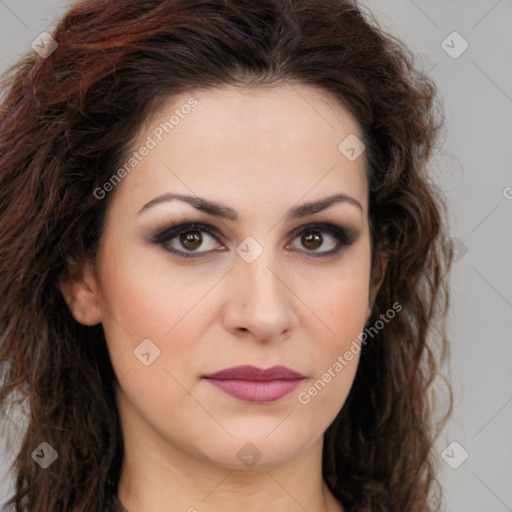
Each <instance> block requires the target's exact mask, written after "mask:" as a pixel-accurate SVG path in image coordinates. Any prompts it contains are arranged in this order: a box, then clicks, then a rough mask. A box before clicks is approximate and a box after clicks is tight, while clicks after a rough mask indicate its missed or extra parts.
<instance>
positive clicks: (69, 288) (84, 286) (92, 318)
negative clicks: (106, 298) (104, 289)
mask: <svg viewBox="0 0 512 512" xmlns="http://www.w3.org/2000/svg"><path fill="white" fill-rule="evenodd" d="M59 288H60V291H61V292H62V295H63V296H64V300H65V301H66V304H67V305H68V308H69V310H70V312H71V314H72V315H73V317H74V319H75V320H76V321H77V322H79V323H81V324H83V325H96V324H99V323H100V322H101V318H102V315H101V308H100V305H99V300H98V295H97V290H98V289H99V287H98V285H97V280H96V277H95V274H94V271H93V270H92V268H91V264H90V263H89V262H87V263H86V264H84V265H83V267H82V268H81V269H77V267H74V270H73V271H69V272H68V273H67V276H66V277H64V276H63V277H61V278H60V279H59Z"/></svg>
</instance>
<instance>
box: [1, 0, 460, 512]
mask: <svg viewBox="0 0 512 512" xmlns="http://www.w3.org/2000/svg"><path fill="white" fill-rule="evenodd" d="M52 35H53V38H54V40H55V41H56V42H57V44H58V47H57V48H56V49H55V51H53V53H51V55H48V56H46V58H42V57H40V56H39V55H37V54H36V53H35V52H30V53H27V54H26V55H25V56H24V57H23V58H22V59H20V61H19V62H18V63H16V64H15V65H14V66H12V67H11V68H10V69H9V70H8V72H7V73H5V75H4V77H3V93H2V97H1V104H0V240H1V242H0V248H1V257H0V297H1V300H0V333H1V339H0V363H1V366H0V368H1V370H2V372H1V374H0V375H1V376H2V382H1V384H2V386H1V387H0V406H1V407H2V410H3V412H5V414H6V416H5V418H7V412H8V410H9V408H10V407H14V406H19V405H22V404H26V401H27V400H28V402H29V407H28V409H27V410H26V414H27V418H26V424H24V426H26V430H25V431H24V437H23V439H22V441H21V445H20V449H19V452H17V456H16V459H15V460H14V462H13V464H12V465H11V470H12V471H13V472H15V474H16V489H15V494H14V495H13V497H12V498H11V499H10V501H9V502H8V503H7V505H9V506H13V507H15V510H16V512H20V511H31V512H32V511H33V512H36V511H38V512H39V511H41V512H42V511H49V510H51V511H69V510H73V511H77V512H78V511H80V512H89V511H90V512H93V511H98V510H103V507H104V505H105V486H106V483H107V482H108V481H109V479H112V481H116V482H117V481H118V478H119V476H120V469H121V466H122V461H123V454H124V447H123V438H122V433H121V428H120V421H119V417H118V414H117V409H116V401H115V395H114V387H115V383H116V376H115V373H114V371H113V368H112V365H111V362H110V358H109V353H108V351H107V348H106V341H105V336H104V332H103V329H102V327H101V325H96V326H93V327H87V326H84V325H81V324H80V323H78V322H77V321H75V320H74V318H73V317H72V315H71V314H70V311H69V309H68V307H67V304H66V302H65V301H64V298H63V296H62V293H61V291H60V288H59V286H58V283H59V280H60V279H62V278H64V277H66V276H71V275H72V274H73V273H74V272H78V271H79V269H80V268H81V265H83V263H84V262H85V261H86V260H87V259H93V258H94V257H95V255H96V254H97V250H98V242H99V240H100V237H101V235H102V230H103V222H104V217H105V212H106V209H107V208H108V206H109V204H111V202H112V200H113V198H114V197H115V191H113V192H112V193H110V194H109V195H108V196H107V197H106V198H105V199H104V200H98V199H97V198H96V197H95V195H94V194H93V191H94V190H95V189H96V188H97V187H99V186H101V185H102V184H104V183H105V182H106V180H107V179H108V177H109V176H111V175H112V171H113V170H114V169H117V168H118V167H119V165H120V164H121V163H122V162H123V161H124V160H125V158H126V155H127V154H128V152H129V149H130V144H131V143H132V142H133V141H134V140H135V137H136V135H137V130H138V129H139V128H140V126H141V125H142V123H143V122H144V121H145V120H147V119H149V117H150V116H151V115H153V114H154V113H155V112H156V111H157V109H158V108H159V106H161V105H163V103H164V102H166V101H168V100H169V98H172V97H173V96H174V95H175V94H180V93H182V92H184V91H187V90H190V89H206V88H215V87H222V86H224V85H233V84H235V85H239V86H245V87H260V86H265V85H272V84H279V83H302V84H308V85H313V86H315V87H318V88H320V89H321V90H323V91H325V93H327V94H329V95H331V96H333V97H334V98H336V99H337V100H338V102H339V104H340V105H342V106H343V107H344V108H346V109H347V110H348V111H349V112H350V113H351V114H352V115H353V116H354V117H355V119H356V120H357V122H358V123H359V125H360V127H361V130H362V133H363V134H364V144H365V146H366V152H365V155H366V158H367V173H368V178H369V181H368V183H369V220H370V226H371V232H370V235H371V242H372V268H374V266H375V264H376V261H377V260H376V255H377V253H378V252H379V251H383V252H384V253H385V254H386V256H387V259H388V264H387V267H386V270H385V276H384V279H383V282H382V285H381V287H380V289H379V292H378V294H377V296H376V298H375V301H374V304H373V311H372V315H371V317H370V319H369V321H368V323H374V322H376V321H377V320H378V319H379V318H381V317H382V314H383V313H384V312H385V311H386V310H387V309H388V308H389V306H390V304H392V303H395V302H398V303H399V304H400V305H401V306H402V311H401V313H400V314H398V315H396V317H395V318H394V319H393V321H392V322H389V324H387V325H386V328H385V329H382V330H380V331H379V332H378V333H376V334H375V336H374V339H373V340H372V342H371V343H368V344H367V345H366V346H365V347H364V349H363V350H362V351H361V356H360V360H359V366H358V369H357V373H356V376H355V380H354V383H353V386H352V388H351V390H350V394H349V396H348V398H347V400H346V402H345V404H344V406H343V407H342V409H341V410H340V411H339V413H338V415H337V417H336V418H335V420H334V421H333V423H332V424H331V425H330V426H329V428H328V429H327V431H326V432H325V438H324V441H325V442H324V449H323V450H324V451H323V466H322V471H323V477H324V479H325V482H326V483H327V485H328V486H329V488H330V490H331V491H332V493H333V494H334V495H335V497H336V498H337V499H338V500H339V501H340V503H342V505H343V506H344V507H345V510H347V512H348V511H357V512H370V511H372V512H384V511H391V510H392V511H408V512H424V511H435V510H439V507H440V504H439V501H440V500H439V498H440V496H442V492H441V485H440V483H439V481H438V480H437V478H436V470H437V464H438V460H437V456H436V454H435V451H434V443H435V441H436V439H437V437H438V436H439V434H440V431H441V430H442V429H443V428H444V426H445V423H446V421H447V419H448V417H449V415H450V414H451V412H452V407H453V398H452V389H451V386H450V383H449V380H448V379H447V378H446V377H445V376H443V374H442V372H441V367H442V364H443V363H444V362H445V361H447V360H448V359H449V355H450V347H449V343H448V339H447V334H446V317H447V311H448V305H449V286H448V283H449V271H450V267H451V264H452V257H453V249H452V245H451V243H450V242H449V240H448V238H447V237H446V235H445V233H446V227H445V224H444V221H443V218H444V215H445V213H446V212H445V210H446V208H447V207H446V202H445V199H444V197H443V194H442V191H441V190H440V189H439V188H438V187H437V186H436V184H435V183H434V181H433V179H432V178H431V177H430V176H429V173H428V167H427V162H428V161H429V159H430V157H431V156H432V152H433V150H434V149H435V147H436V144H437V141H438V138H439V133H440V129H441V128H442V126H443V124H444V116H443V115H442V110H443V109H442V104H441V102H440V100H439V98H438V96H437V94H436V92H437V90H436V86H435V83H434V82H433V81H432V79H431V78H429V77H428V76H427V75H426V74H425V73H423V72H421V71H419V69H418V66H416V63H415V56H414V54H412V53H411V51H410V50H408V49H407V48H406V47H405V45H404V44H403V43H402V42H401V41H400V40H399V39H398V38H396V37H395V36H393V35H391V34H390V33H388V32H386V31H385V30H384V29H383V28H382V27H381V26H380V25H379V23H378V22H377V21H376V20H375V18H374V16H373V15H372V14H371V13H370V12H367V11H366V10H365V9H363V8H362V7H361V6H360V5H358V4H357V2H356V0H293V1H292V0H258V1H257V2H255V1H252V0H145V1H143V2H141V1H140V0H108V1H107V0H87V1H82V2H78V3H75V4H74V5H73V6H72V7H71V8H70V9H69V11H68V12H67V13H66V14H65V15H64V16H63V18H62V19H61V20H59V21H58V24H57V26H56V28H55V30H54V32H53V34H52ZM438 377H439V378H441V379H442V382H443V383H444V384H445V385H446V388H447V390H448V393H447V396H448V397H449V405H448V410H447V411H446V414H445V415H444V416H443V417H442V418H441V419H440V420H439V421H434V418H433V416H434V412H435V411H437V403H438V401H437V398H436V393H434V391H433V387H434V386H433V384H434V382H435V381H436V379H437V378H438ZM11 396H12V397H13V398H12V400H10V401H9V400H8V398H9V397H11ZM44 440H46V441H48V442H50V444H51V445H52V446H53V447H55V449H56V450H57V451H58V454H59V458H58V463H55V464H52V465H51V466H50V467H49V468H48V469H46V470H44V471H42V470H40V468H39V466H37V465H36V464H34V461H33V460H32V456H31V454H32V452H33V451H34V449H35V448H36V447H37V446H38V445H39V444H40V443H41V442H42V441H44ZM435 491H437V494H436V492H435Z"/></svg>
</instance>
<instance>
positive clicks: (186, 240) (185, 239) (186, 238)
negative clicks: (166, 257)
mask: <svg viewBox="0 0 512 512" xmlns="http://www.w3.org/2000/svg"><path fill="white" fill-rule="evenodd" d="M191 233H192V234H191ZM198 233H199V232H198V231H189V232H188V233H184V234H183V235H182V236H181V243H182V244H183V245H184V247H186V248H187V249H197V248H198V247H199V246H200V245H201V236H200V235H198ZM194 239H195V242H196V243H195V245H194ZM190 244H191V245H192V247H191V246H190Z"/></svg>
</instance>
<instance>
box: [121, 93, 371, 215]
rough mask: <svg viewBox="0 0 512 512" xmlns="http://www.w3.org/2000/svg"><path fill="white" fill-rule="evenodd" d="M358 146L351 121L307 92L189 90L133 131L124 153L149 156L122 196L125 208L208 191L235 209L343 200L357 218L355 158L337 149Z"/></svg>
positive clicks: (359, 183)
mask: <svg viewBox="0 0 512 512" xmlns="http://www.w3.org/2000/svg"><path fill="white" fill-rule="evenodd" d="M362 139H363V134H362V133H361V129H360V127H359V125H358V123H357V121H356V120H355V119H354V118H353V116H352V115H351V114H350V113H349V112H348V111H347V110H345V109H344V108H343V106H342V105H341V104H340V103H339V102H338V101H336V99H335V98H333V97H332V96H331V95H330V94H328V93H326V92H324V91H322V90H320V89H317V88H315V87H311V86H306V85H302V84H286V85H273V86H265V87H251V88H247V87H246V88H242V87H222V88H216V89H199V90H191V91H190V92H185V93H181V94H179V95H176V96H174V97H172V98H171V99H169V100H168V101H166V102H163V103H162V104H161V105H160V107H159V108H158V109H157V110H156V111H155V112H153V114H152V115H151V117H149V118H148V119H147V120H146V122H145V123H144V124H143V125H142V126H141V129H140V130H139V133H138V136H137V140H136V141H135V143H134V144H133V147H132V150H133V151H137V150H138V149H139V148H141V147H142V146H143V145H144V144H146V143H148V141H151V146H152V148H151V150H150V151H149V152H146V153H147V154H146V156H144V158H142V159H141V160H140V162H138V163H137V166H136V168H134V170H133V172H130V173H129V176H128V177H127V178H126V179H125V180H124V181H125V182H130V184H128V183H123V187H125V186H126V188H128V189H129V191H128V192H127V193H126V194H124V196H125V198H126V199H127V201H128V202H130V203H132V204H134V205H135V204H139V203H141V201H143V200H146V201H149V200H150V199H152V196H154V195H155V194H157V193H162V192H177V193H186V194H190V193H191V192H193V193H195V194H197V195H200V196H208V195H212V194H213V191H215V198H216V199H219V200H222V199H225V201H224V202H228V203H232V202H233V200H237V201H238V202H239V203H240V205H241V206H240V209H243V208H242V206H243V203H244V201H247V202H251V201H252V200H255V199H257V198H259V199H260V200H263V202H265V201H270V202H272V201H273V200H272V198H273V197H274V196H275V198H277V197H279V199H280V200H282V201H286V202H298V201H299V200H300V199H301V197H304V196H307V197H304V200H313V199H315V198H318V197H323V196H325V195H327V193H334V192H344V193H347V194H350V195H352V196H355V197H356V198H357V199H358V200H359V201H360V202H361V203H362V204H363V206H364V209H365V210H367V203H366V200H367V198H366V196H367V192H366V161H365V154H364V151H363V152H362V153H361V155H360V156H359V157H357V158H356V159H352V160H351V159H350V158H347V156H346V153H344V151H345V150H346V147H345V146H346V145H347V144H345V142H344V141H347V140H348V141H349V142H350V141H352V140H355V141H362ZM352 145H353V144H352ZM234 196H237V198H236V197H234ZM251 204H252V203H251ZM260 204H261V201H260ZM140 206H142V205H141V204H139V207H140ZM237 209H239V208H237Z"/></svg>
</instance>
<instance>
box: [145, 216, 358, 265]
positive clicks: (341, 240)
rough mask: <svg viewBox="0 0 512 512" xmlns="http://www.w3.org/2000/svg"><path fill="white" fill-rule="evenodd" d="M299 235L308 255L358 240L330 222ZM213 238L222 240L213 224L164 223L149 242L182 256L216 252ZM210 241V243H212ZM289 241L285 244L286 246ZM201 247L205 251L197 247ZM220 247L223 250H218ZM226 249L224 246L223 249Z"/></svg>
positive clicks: (326, 253)
mask: <svg viewBox="0 0 512 512" xmlns="http://www.w3.org/2000/svg"><path fill="white" fill-rule="evenodd" d="M203 233H206V241H208V239H210V240H211V241H210V244H206V248H205V247H204V242H205V236H204V235H203ZM325 233H327V240H330V243H329V245H328V250H321V248H322V246H323V245H324V244H325V240H326V237H325ZM299 238H300V244H301V245H302V247H304V248H305V249H306V250H303V249H299V252H304V253H306V254H308V255H309V256H311V257H314V258H318V257H327V256H332V255H334V254H336V253H338V252H339V251H340V250H341V249H342V248H343V247H344V246H349V245H352V244H353V243H354V242H355V240H356V239H357V233H356V232H352V233H349V232H347V231H346V230H345V229H344V228H341V227H338V226H335V225H332V224H318V223H317V224H310V225H309V226H307V228H306V229H303V230H302V231H300V232H299V233H298V235H296V237H295V238H294V240H295V239H299ZM215 239H223V237H222V236H221V234H220V233H219V232H218V231H217V230H216V229H215V228H213V227H212V226H209V225H207V224H202V223H196V222H194V223H186V224H180V225H171V226H169V225H167V226H166V227H162V228H161V229H157V230H156V232H155V233H154V234H153V235H152V236H151V239H150V242H151V243H153V244H155V245H161V246H162V247H163V248H164V249H165V250H166V251H168V252H170V253H172V254H175V255H176V256H178V257H182V258H197V257H201V256H205V255H206V254H208V253H212V252H214V251H215V249H216V247H218V244H217V243H215ZM212 241H213V242H212ZM288 246H289V244H287V247H288ZM201 247H203V249H205V250H199V249H200V248H201ZM221 250H223V249H221ZM224 250H225V249H224Z"/></svg>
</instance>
